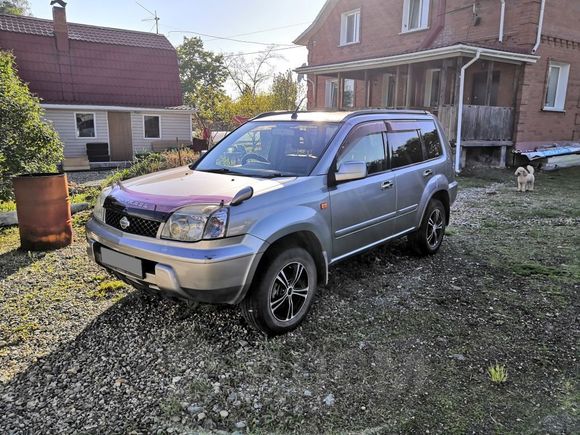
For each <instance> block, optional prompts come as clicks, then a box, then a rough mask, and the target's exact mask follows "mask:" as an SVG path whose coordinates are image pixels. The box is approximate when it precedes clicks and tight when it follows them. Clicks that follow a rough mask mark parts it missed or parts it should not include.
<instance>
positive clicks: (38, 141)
mask: <svg viewBox="0 0 580 435" xmlns="http://www.w3.org/2000/svg"><path fill="white" fill-rule="evenodd" d="M42 115H43V110H42V108H41V107H40V100H39V99H38V98H37V97H35V96H33V95H32V94H31V93H30V90H29V89H28V86H27V85H26V84H24V83H23V82H22V80H20V78H19V77H18V73H17V71H16V67H15V65H14V56H13V55H12V54H10V53H7V52H3V51H0V200H7V199H10V198H11V197H12V186H11V182H10V176H12V175H15V174H20V173H35V172H55V171H56V165H57V163H59V162H61V161H62V159H63V147H62V143H61V141H60V139H59V137H58V134H57V133H56V131H55V130H54V129H53V128H52V126H51V125H49V124H47V123H45V122H44V121H43V119H42Z"/></svg>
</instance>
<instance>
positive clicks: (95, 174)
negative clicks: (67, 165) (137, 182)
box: [66, 170, 115, 186]
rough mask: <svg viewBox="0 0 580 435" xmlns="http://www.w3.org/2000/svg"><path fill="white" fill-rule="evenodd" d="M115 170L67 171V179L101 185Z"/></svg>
mask: <svg viewBox="0 0 580 435" xmlns="http://www.w3.org/2000/svg"><path fill="white" fill-rule="evenodd" d="M114 172H115V171H114V170H104V171H83V172H67V173H66V177H67V180H68V181H69V183H70V182H72V183H75V184H79V185H84V186H100V185H101V183H102V182H103V181H105V179H107V178H108V177H109V176H110V175H112V174H113V173H114Z"/></svg>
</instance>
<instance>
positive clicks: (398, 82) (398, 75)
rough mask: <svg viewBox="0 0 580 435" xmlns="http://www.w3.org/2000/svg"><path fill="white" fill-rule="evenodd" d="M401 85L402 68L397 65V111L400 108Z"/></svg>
mask: <svg viewBox="0 0 580 435" xmlns="http://www.w3.org/2000/svg"><path fill="white" fill-rule="evenodd" d="M400 84H401V67H400V65H397V75H396V76H395V100H394V102H395V109H396V108H398V107H399V85H400Z"/></svg>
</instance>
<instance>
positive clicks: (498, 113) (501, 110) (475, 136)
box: [438, 105, 514, 141]
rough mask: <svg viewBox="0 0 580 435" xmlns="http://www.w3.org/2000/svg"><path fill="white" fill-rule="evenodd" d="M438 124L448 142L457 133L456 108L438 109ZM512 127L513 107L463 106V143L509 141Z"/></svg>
mask: <svg viewBox="0 0 580 435" xmlns="http://www.w3.org/2000/svg"><path fill="white" fill-rule="evenodd" d="M438 117H439V122H441V125H442V126H443V130H444V131H445V133H446V134H447V137H448V138H449V140H455V135H456V132H457V106H442V107H440V110H439V113H438ZM513 125H514V109H513V107H495V106H469V105H465V106H463V127H462V135H461V136H462V137H461V139H462V140H464V141H470V140H471V141H510V140H512V134H513Z"/></svg>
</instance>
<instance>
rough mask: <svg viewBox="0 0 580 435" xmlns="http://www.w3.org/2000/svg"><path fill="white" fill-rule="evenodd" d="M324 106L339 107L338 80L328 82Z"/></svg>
mask: <svg viewBox="0 0 580 435" xmlns="http://www.w3.org/2000/svg"><path fill="white" fill-rule="evenodd" d="M324 105H325V106H326V107H327V108H336V107H338V81H337V80H327V81H326V93H325V96H324Z"/></svg>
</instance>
